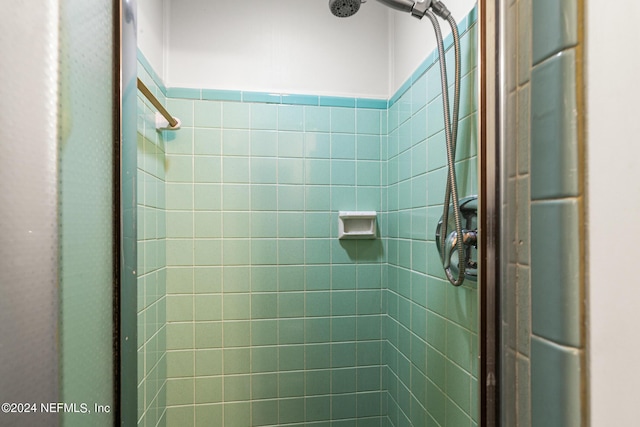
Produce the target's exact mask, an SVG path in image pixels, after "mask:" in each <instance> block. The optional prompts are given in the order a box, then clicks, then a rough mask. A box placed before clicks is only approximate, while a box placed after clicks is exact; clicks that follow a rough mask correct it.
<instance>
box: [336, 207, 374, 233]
mask: <svg viewBox="0 0 640 427" xmlns="http://www.w3.org/2000/svg"><path fill="white" fill-rule="evenodd" d="M338 219H339V225H338V238H339V239H375V238H376V212H375V211H340V212H338Z"/></svg>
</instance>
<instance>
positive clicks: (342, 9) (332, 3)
mask: <svg viewBox="0 0 640 427" xmlns="http://www.w3.org/2000/svg"><path fill="white" fill-rule="evenodd" d="M361 3H364V2H363V1H360V0H329V9H331V13H333V14H334V15H335V16H337V17H338V18H348V17H349V16H351V15H354V14H355V13H356V12H357V11H358V10H359V9H360V4H361Z"/></svg>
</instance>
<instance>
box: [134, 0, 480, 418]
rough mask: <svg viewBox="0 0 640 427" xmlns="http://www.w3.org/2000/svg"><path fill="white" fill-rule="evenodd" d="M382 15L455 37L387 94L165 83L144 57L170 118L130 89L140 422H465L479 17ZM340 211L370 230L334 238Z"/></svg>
mask: <svg viewBox="0 0 640 427" xmlns="http://www.w3.org/2000/svg"><path fill="white" fill-rule="evenodd" d="M383 3H385V4H386V5H388V6H391V7H393V8H396V9H398V8H399V9H401V10H404V11H406V12H411V14H413V15H414V16H416V17H420V18H421V17H422V16H428V17H429V18H430V21H431V22H433V23H434V24H437V18H436V17H435V15H434V13H432V12H431V10H434V12H435V13H438V14H440V15H441V16H443V17H444V19H445V20H447V21H448V23H449V24H451V27H452V28H454V31H453V35H452V36H449V37H448V38H447V39H446V40H442V36H441V35H440V30H439V26H437V25H436V26H435V30H436V31H435V34H436V36H437V40H438V45H440V48H438V49H434V51H433V52H432V53H431V52H426V51H425V52H424V53H423V54H422V58H421V61H420V64H419V65H418V67H417V69H415V70H413V71H412V73H411V76H410V77H409V78H408V79H407V80H406V81H405V82H404V84H403V85H401V87H400V88H399V89H397V90H396V91H395V93H394V94H393V95H392V96H391V97H389V98H383V97H366V98H365V97H357V96H352V97H345V96H332V95H325V94H321V95H315V94H309V92H306V93H302V94H300V93H287V92H285V91H282V92H278V90H273V89H266V90H263V91H255V90H245V89H244V88H243V87H242V86H240V87H239V88H238V89H240V90H227V89H225V90H220V89H219V87H216V86H204V84H203V86H201V87H197V86H196V87H195V88H194V87H193V86H195V84H193V83H191V84H190V86H189V87H165V86H164V82H163V80H162V79H161V78H160V77H159V76H158V71H159V70H156V69H155V68H154V65H152V62H153V61H152V60H150V59H149V58H148V57H147V55H146V52H144V51H142V50H140V49H139V50H138V52H137V60H138V67H139V68H138V70H139V71H138V77H139V79H140V80H141V81H142V84H143V85H145V86H147V87H148V88H149V92H151V93H152V94H153V95H154V96H155V97H157V98H158V99H159V100H160V103H161V104H163V105H164V106H165V107H166V109H167V110H168V112H169V113H171V114H172V115H173V116H175V117H176V118H178V119H179V120H180V129H179V130H175V131H174V130H171V131H169V130H164V131H161V132H158V130H157V123H156V107H155V106H154V105H153V104H152V103H151V102H149V101H148V99H147V97H146V96H143V94H142V93H140V94H139V95H138V128H137V129H138V132H137V141H138V142H137V147H138V151H137V158H138V161H137V164H138V172H137V177H138V185H137V191H138V196H137V203H138V207H137V215H138V220H137V226H138V245H137V254H138V263H137V274H138V276H137V277H138V279H137V280H138V286H137V289H138V295H137V297H138V307H137V317H138V322H137V328H138V339H137V343H138V357H137V364H138V375H137V382H138V383H137V388H136V390H137V396H138V398H137V402H138V412H137V418H136V420H137V421H138V422H139V423H144V424H151V425H155V424H157V423H166V424H167V425H176V424H180V423H181V424H185V423H186V424H188V425H192V424H193V425H230V426H231V425H232V426H236V425H237V426H241V425H318V426H320V425H326V424H327V423H331V425H345V426H346V425H372V426H373V425H375V426H382V425H395V426H398V425H415V426H419V425H429V424H434V425H442V426H444V425H450V426H458V425H476V424H477V423H479V421H480V411H479V408H478V402H479V399H480V396H479V389H480V384H479V372H480V367H479V363H478V357H479V348H480V343H479V327H480V322H479V321H478V319H479V311H478V298H479V297H478V295H479V293H478V288H479V286H478V284H477V281H476V277H475V275H474V274H473V273H474V270H475V269H476V268H477V264H476V262H477V253H476V249H475V247H474V245H475V244H476V243H475V236H476V229H477V228H478V223H477V220H476V215H477V214H476V213H475V211H477V209H478V203H477V198H476V197H475V195H476V194H478V178H477V175H478V168H477V162H478V157H477V153H478V146H477V144H478V136H477V129H478V128H477V124H476V123H477V120H478V117H477V111H478V109H477V102H476V95H475V94H476V92H477V73H478V66H477V61H476V58H477V54H476V41H477V37H478V36H477V34H478V33H477V31H478V30H477V24H476V22H477V11H476V9H472V10H471V12H469V13H468V14H467V15H466V16H464V15H463V16H462V17H461V18H462V19H461V20H460V21H459V22H457V23H456V22H455V21H454V20H453V19H452V18H451V17H450V13H449V12H448V11H447V10H446V8H445V7H444V6H443V5H442V4H441V3H439V2H434V3H433V4H431V3H430V2H423V3H417V4H416V5H415V6H416V7H415V8H414V5H413V2H410V3H411V4H409V2H383ZM203 5H204V3H203V4H202V5H201V6H203ZM173 6H174V7H175V9H172V10H171V11H167V13H169V14H170V15H172V14H173V12H176V13H180V14H182V15H183V17H182V19H184V22H189V23H190V25H192V26H193V27H194V28H197V27H198V26H199V25H211V22H208V23H207V19H209V20H212V19H215V16H213V15H212V16H207V19H202V17H201V16H200V17H199V18H196V15H203V14H204V13H205V12H204V10H196V9H197V8H194V10H193V11H190V12H189V11H185V10H184V7H183V6H180V7H179V9H180V10H179V11H178V5H177V4H175V5H173ZM329 6H330V9H331V11H332V12H333V14H334V15H336V16H340V17H343V18H345V19H344V20H342V19H340V20H336V21H340V22H337V23H333V24H331V23H330V22H325V21H322V22H323V25H335V26H338V25H339V26H340V27H337V28H340V31H343V32H348V31H351V30H350V29H349V28H348V26H350V25H362V20H366V19H370V18H367V15H363V17H362V18H359V19H361V20H360V21H350V20H352V19H356V18H358V17H360V14H366V13H368V14H371V13H373V12H371V11H369V10H365V9H367V8H368V7H377V8H378V9H377V11H376V12H375V13H377V15H375V16H377V17H379V16H384V17H385V18H384V19H386V16H387V11H386V10H385V9H384V8H380V7H379V6H374V5H367V6H363V7H362V8H361V7H360V3H359V2H345V1H340V0H339V1H331V2H329ZM314 8H315V6H314ZM420 8H422V10H420ZM213 9H215V8H212V9H211V10H209V11H208V13H210V14H213V13H215V10H213ZM318 9H319V8H318ZM358 10H359V11H360V12H359V14H357V15H355V16H354V17H348V15H353V14H354V13H355V12H356V11H358ZM374 10H375V9H374ZM218 13H220V14H221V16H220V17H218V18H217V19H221V20H224V19H231V18H229V16H228V15H224V14H223V13H222V11H219V12H218ZM305 13H311V11H309V12H305ZM317 13H318V14H319V15H320V13H319V12H317ZM394 13H395V12H394ZM322 14H323V15H324V16H326V15H328V14H329V11H328V10H327V9H326V6H324V9H323V10H322ZM261 16H262V18H264V19H266V20H267V21H268V20H269V19H267V18H266V17H265V16H263V15H261ZM321 16H322V15H321ZM369 16H371V15H369ZM329 18H331V17H329ZM176 19H177V18H176ZM289 19H293V18H292V17H289ZM333 19H334V20H335V18H333ZM410 19H411V17H409V16H407V17H406V20H410ZM201 21H202V22H204V24H201V23H200V22H201ZM336 21H334V22H336ZM358 22H360V24H358ZM383 22H384V21H383ZM214 23H215V21H214ZM176 25H178V24H176ZM287 25H290V24H288V23H287V22H286V21H283V22H282V23H281V26H282V27H283V29H279V30H272V31H275V32H277V31H282V33H283V34H285V35H286V31H290V30H289V29H287ZM397 25H402V23H401V21H399V22H398V24H397ZM422 25H425V26H429V27H430V26H431V23H430V22H429V21H426V22H423V23H422ZM429 30H430V31H431V32H432V34H433V29H431V28H429ZM171 31H172V33H173V34H176V32H180V31H185V30H184V29H180V28H178V27H175V28H172V30H171ZM202 31H205V33H202V36H204V34H206V31H207V30H205V29H204V27H203V29H202ZM325 31H326V27H325ZM458 32H459V34H460V36H458ZM310 34H311V37H313V36H312V33H311V32H310ZM307 36H308V37H309V35H307ZM210 37H211V36H210ZM227 37H229V36H227ZM316 37H317V36H316ZM275 38H276V39H277V36H275ZM212 39H215V37H212ZM167 43H169V45H170V44H171V43H172V42H171V41H168V42H167ZM418 45H419V44H418ZM434 46H435V45H434ZM445 49H446V50H447V51H448V52H447V53H445ZM196 50H197V49H196ZM150 54H152V52H151V53H150ZM209 55H214V56H215V54H211V53H209ZM195 58H198V57H197V56H195V55H194V57H193V58H187V60H194V59H195ZM445 59H449V63H448V64H450V67H449V68H446V67H445V66H444V61H445ZM199 60H200V61H201V62H203V63H204V62H206V61H208V60H210V58H205V57H202V58H200V59H199ZM325 61H330V59H329V58H327V59H326V60H325ZM156 64H157V62H156ZM441 64H442V65H441ZM156 66H157V65H156ZM225 66H227V67H231V68H233V67H234V64H233V61H231V62H228V63H227V64H226V65H225ZM326 67H327V68H326V72H327V73H331V72H334V71H333V70H332V68H331V65H327V66H326ZM339 71H340V70H339ZM447 81H449V82H454V84H452V85H449V84H448V83H447ZM214 84H215V83H214ZM250 84H251V81H248V82H247V85H250ZM247 87H250V86H247ZM441 88H446V89H447V90H445V91H444V92H442V89H441ZM449 92H451V95H450V93H449ZM449 96H451V99H452V101H451V102H449ZM458 116H459V117H460V120H459V121H458V119H457V118H458ZM161 126H162V125H161ZM165 126H166V125H165ZM456 135H458V136H457V138H456ZM456 140H457V141H458V143H457V144H456V143H455V141H456ZM454 167H455V168H457V174H456V173H454ZM451 193H453V195H452V194H451ZM456 193H457V194H456ZM443 201H444V203H443ZM450 203H451V204H452V205H453V206H451V207H449V204H450ZM346 212H349V214H353V213H354V212H355V213H359V214H361V216H362V217H365V216H367V215H370V214H371V213H374V215H375V217H376V220H377V221H376V223H377V225H376V228H375V232H374V233H373V234H374V235H375V236H376V238H375V239H339V238H338V237H339V229H338V228H339V227H338V224H339V222H340V219H341V216H343V217H344V216H345V215H346ZM443 213H444V215H443ZM343 214H344V215H343ZM463 221H464V222H463ZM458 236H462V237H460V238H458ZM440 254H442V255H440ZM459 260H464V262H459ZM443 263H444V264H445V265H444V267H443ZM465 270H467V271H466V272H465ZM476 274H477V272H476ZM465 276H466V277H467V279H466V280H465ZM449 281H451V283H452V284H454V285H456V286H452V285H451V284H450V283H449Z"/></svg>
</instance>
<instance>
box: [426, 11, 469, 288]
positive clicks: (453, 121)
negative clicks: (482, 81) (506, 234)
mask: <svg viewBox="0 0 640 427" xmlns="http://www.w3.org/2000/svg"><path fill="white" fill-rule="evenodd" d="M426 15H427V16H428V17H429V19H430V20H431V23H432V24H433V28H434V30H435V33H436V40H437V44H438V56H439V58H440V76H441V83H442V106H443V113H444V133H445V139H446V145H447V166H448V175H447V186H446V189H445V197H444V209H443V214H442V226H441V228H440V254H441V255H442V257H443V259H442V261H443V267H444V271H445V274H446V276H447V279H448V280H449V282H450V283H451V284H452V285H454V286H460V285H461V284H462V283H463V282H464V278H465V267H466V266H465V256H464V252H465V248H464V242H463V240H464V236H463V233H462V224H461V220H460V206H459V202H458V185H457V182H456V169H455V161H456V158H455V156H456V140H457V136H458V115H459V105H460V36H459V34H458V27H457V25H456V22H455V20H454V19H453V17H452V16H451V15H450V14H449V15H448V16H447V18H446V20H447V22H448V23H449V25H450V26H451V34H452V35H453V45H454V51H455V80H454V98H453V114H452V116H453V117H450V116H449V88H448V84H447V68H446V63H445V51H444V42H443V40H442V32H441V30H440V25H439V23H438V21H437V19H436V16H435V15H434V13H433V12H431V11H427V12H426ZM452 198H453V217H454V222H455V228H456V230H455V231H456V236H457V237H456V249H457V251H458V274H457V277H454V275H453V273H452V272H451V266H450V265H449V259H446V257H445V256H444V254H445V253H446V252H445V250H444V247H445V244H446V240H447V239H446V237H447V223H448V221H449V204H450V203H451V199H452Z"/></svg>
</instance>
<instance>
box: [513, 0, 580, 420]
mask: <svg viewBox="0 0 640 427" xmlns="http://www.w3.org/2000/svg"><path fill="white" fill-rule="evenodd" d="M580 4H581V2H579V1H576V0H566V1H561V2H548V1H546V0H543V1H540V2H532V1H531V0H518V1H515V2H511V4H510V5H509V7H508V12H507V13H506V16H507V19H506V26H507V37H506V38H505V39H506V40H508V42H507V44H506V49H507V52H506V55H505V57H506V58H513V59H514V62H513V63H512V64H511V67H506V69H507V70H510V71H511V72H510V73H509V74H508V75H507V76H506V78H507V88H506V89H507V92H508V95H507V100H506V101H507V107H506V109H505V110H506V111H508V113H507V114H508V118H507V137H506V139H507V140H508V141H517V143H516V144H505V153H504V156H505V162H504V169H505V175H506V180H505V182H504V185H505V187H506V191H505V196H504V200H505V203H504V205H503V206H504V208H503V212H502V216H503V218H504V219H505V224H506V229H505V230H504V241H503V245H504V256H503V258H504V259H505V260H506V261H507V262H506V263H505V264H504V271H503V277H505V283H504V286H503V289H504V291H503V294H502V313H503V315H502V317H503V318H502V340H503V355H502V360H501V364H502V378H503V379H502V381H501V386H502V394H501V397H502V400H501V405H502V408H503V410H502V423H503V424H504V425H519V426H545V427H546V426H569V425H583V424H584V423H585V420H584V418H583V415H582V414H583V412H584V409H583V408H584V405H585V400H584V396H583V391H582V390H583V389H584V388H585V386H584V370H583V365H584V351H585V349H584V346H585V343H584V338H583V337H584V307H583V304H584V303H583V296H582V295H583V294H584V285H583V283H582V282H583V279H582V268H583V267H582V265H581V261H580V260H581V255H580V253H581V251H582V249H581V246H582V243H581V241H580V239H576V238H575V236H579V235H581V234H582V232H581V228H582V227H583V224H582V213H581V212H582V209H583V207H582V205H583V200H582V197H583V196H582V191H583V190H582V187H583V186H582V182H581V181H582V170H581V153H580V152H581V150H580V143H579V133H580V132H579V121H578V118H579V116H580V105H579V102H578V96H579V93H580V87H579V84H578V83H577V82H578V76H579V73H580V62H579V52H578V51H579V48H580V44H581V43H580V40H579V37H578V29H579V27H580V25H579V22H578V21H579V13H578V11H579V8H580V7H581V6H580Z"/></svg>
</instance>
